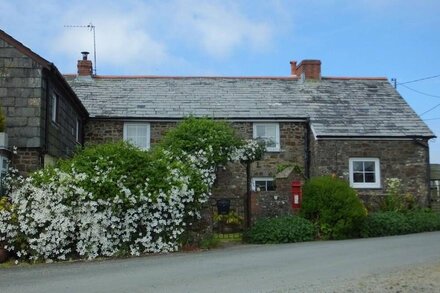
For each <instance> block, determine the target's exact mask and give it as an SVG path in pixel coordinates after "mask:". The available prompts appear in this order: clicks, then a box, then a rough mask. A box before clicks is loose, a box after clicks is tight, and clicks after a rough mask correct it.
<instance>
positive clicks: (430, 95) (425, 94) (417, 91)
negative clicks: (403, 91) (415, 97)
mask: <svg viewBox="0 0 440 293" xmlns="http://www.w3.org/2000/svg"><path fill="white" fill-rule="evenodd" d="M397 85H401V86H403V87H404V88H407V89H409V90H411V91H413V92H416V93H418V94H421V95H424V96H428V97H432V98H437V99H440V96H437V95H432V94H428V93H424V92H421V91H419V90H416V89H413V88H411V87H409V86H407V85H404V84H397Z"/></svg>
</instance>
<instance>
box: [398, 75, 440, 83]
mask: <svg viewBox="0 0 440 293" xmlns="http://www.w3.org/2000/svg"><path fill="white" fill-rule="evenodd" d="M437 77H440V74H438V75H433V76H428V77H423V78H419V79H414V80H410V81H405V82H399V83H398V84H397V85H403V84H407V83H413V82H418V81H422V80H427V79H432V78H437Z"/></svg>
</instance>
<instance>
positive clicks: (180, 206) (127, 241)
mask: <svg viewBox="0 0 440 293" xmlns="http://www.w3.org/2000/svg"><path fill="white" fill-rule="evenodd" d="M207 121H208V122H207ZM188 124H191V125H192V127H189V128H188ZM200 124H201V125H202V126H200ZM216 127H217V128H216ZM191 129H192V130H193V131H194V130H197V131H196V134H194V133H192V135H190V136H188V139H190V140H195V141H196V142H197V143H195V144H193V145H192V146H191V147H188V144H182V145H180V146H177V143H176V141H174V140H177V139H179V138H178V136H179V135H180V134H179V131H180V132H183V133H185V132H189V131H190V130H191ZM203 129H205V131H202V130H203ZM225 133H226V134H225ZM203 135H204V136H203ZM170 136H171V137H173V139H174V140H170V139H169V137H170ZM219 138H221V139H219ZM183 140H184V139H183V138H180V140H179V141H178V143H181V142H182V141H183ZM249 144H252V145H253V142H249V143H248V144H243V142H241V141H240V140H238V139H236V138H235V136H234V134H233V132H232V131H231V130H230V128H228V127H226V125H223V124H222V125H221V126H218V125H217V122H214V121H211V120H207V119H200V120H199V119H194V118H190V119H188V120H185V121H184V122H182V123H181V125H179V126H178V127H177V128H176V129H175V130H173V131H172V132H171V134H169V135H167V136H166V137H165V139H164V142H163V144H162V145H161V146H159V147H157V148H155V149H154V150H152V151H148V152H146V151H142V150H139V149H137V148H136V147H134V146H131V145H129V144H126V143H122V142H120V143H112V144H103V145H97V146H93V147H88V148H85V149H84V150H82V151H80V152H79V153H78V154H76V155H75V157H74V158H73V159H70V160H66V161H61V162H59V163H58V164H57V166H56V167H54V168H46V169H43V170H41V171H38V172H36V173H34V174H33V175H32V176H31V177H29V178H27V179H23V178H21V177H19V176H16V174H15V175H14V176H10V177H9V178H8V180H7V184H8V189H9V190H10V192H9V200H8V203H7V204H4V205H3V206H4V208H0V242H4V243H5V244H6V248H7V249H8V250H10V251H13V252H14V253H15V254H16V255H17V256H18V257H19V258H22V259H30V260H46V261H48V260H52V259H66V258H70V257H80V258H87V259H93V258H96V257H97V256H113V255H126V254H131V255H139V254H141V253H158V252H170V251H175V250H177V249H178V248H179V246H180V241H181V237H182V235H183V233H184V232H185V231H186V230H187V229H188V227H189V226H190V225H192V223H193V222H194V221H197V220H198V219H200V211H201V208H202V207H203V204H204V203H205V202H206V201H207V200H208V198H209V196H210V195H211V187H212V185H213V183H214V181H215V170H216V166H217V165H218V164H219V163H222V162H225V161H227V160H229V159H232V158H233V159H235V160H248V159H249V158H250V157H251V156H252V153H251V154H249V151H248V152H246V151H242V150H240V145H241V146H244V147H245V148H247V149H250V150H253V147H250V146H248V145H249ZM250 152H252V151H250ZM232 153H234V155H232ZM237 153H238V154H237Z"/></svg>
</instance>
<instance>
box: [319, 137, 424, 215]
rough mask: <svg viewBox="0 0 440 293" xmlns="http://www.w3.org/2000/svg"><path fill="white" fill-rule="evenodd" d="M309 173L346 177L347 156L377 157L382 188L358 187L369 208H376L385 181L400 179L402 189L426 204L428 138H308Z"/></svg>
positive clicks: (347, 167)
mask: <svg viewBox="0 0 440 293" xmlns="http://www.w3.org/2000/svg"><path fill="white" fill-rule="evenodd" d="M311 152H312V161H311V175H312V176H318V175H332V174H335V175H336V176H338V177H340V178H344V179H346V180H349V159H350V158H353V157H366V158H379V160H380V171H381V188H377V189H357V192H358V194H359V196H360V197H361V198H362V199H363V200H364V202H365V203H366V204H367V206H368V207H370V208H373V209H374V208H377V207H378V205H379V204H380V202H381V201H382V200H383V199H384V196H385V194H386V184H385V180H386V179H387V178H399V179H401V180H402V192H403V193H404V194H406V193H410V194H412V195H413V196H416V198H417V201H418V202H419V203H420V204H422V205H424V206H426V205H427V204H428V191H429V182H428V181H427V178H428V177H429V176H428V169H427V166H428V165H427V164H428V163H427V159H428V156H429V149H428V147H427V141H413V140H387V141H386V140H315V139H313V138H312V139H311Z"/></svg>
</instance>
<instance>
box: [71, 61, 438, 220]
mask: <svg viewBox="0 0 440 293" xmlns="http://www.w3.org/2000/svg"><path fill="white" fill-rule="evenodd" d="M87 66H90V68H87ZM91 66H92V65H91V62H90V61H89V60H80V61H79V62H78V74H75V75H65V77H66V79H67V81H68V82H69V84H70V85H71V87H72V88H73V90H74V91H75V93H76V94H77V95H78V97H79V98H80V99H81V101H82V102H83V103H84V105H85V107H86V108H87V110H88V111H89V113H90V118H89V119H88V122H87V123H86V125H85V130H84V132H85V141H86V142H90V143H101V142H104V141H114V140H120V139H125V140H130V141H132V142H134V143H135V144H137V145H138V146H139V147H141V148H145V149H148V148H150V147H151V146H153V145H154V144H155V143H157V142H158V141H159V140H160V139H161V137H162V136H163V135H164V133H165V132H166V131H167V130H168V129H170V128H172V127H174V125H175V124H176V123H177V122H178V121H179V120H181V119H182V118H184V117H186V116H188V115H193V116H199V117H212V118H214V119H222V120H227V121H230V122H231V123H232V125H233V127H234V128H235V129H236V130H237V132H238V133H239V135H240V136H241V137H243V138H263V139H265V141H266V142H267V144H266V147H267V152H266V154H265V156H264V159H263V160H261V161H259V162H256V163H254V164H252V166H251V168H250V176H251V183H252V195H251V205H252V210H253V214H254V215H259V216H267V215H273V214H279V213H287V212H290V211H291V208H292V195H291V183H292V181H293V180H300V181H303V180H304V178H308V177H310V176H318V175H326V174H334V175H335V176H338V177H341V178H345V179H346V180H348V181H349V182H350V185H351V186H352V187H354V188H356V189H357V190H358V193H359V195H360V196H361V197H362V198H363V199H364V201H366V202H367V203H369V204H372V205H374V204H375V202H377V200H379V199H380V197H381V196H382V195H383V194H384V187H385V186H384V185H385V179H386V178H392V177H397V178H400V179H402V180H403V182H404V188H405V190H406V191H407V192H410V193H412V194H414V195H416V196H417V197H418V200H419V201H420V202H421V203H423V204H428V203H429V147H428V140H429V139H430V138H433V137H434V134H433V133H432V132H431V131H430V130H429V129H428V127H427V126H426V125H425V123H424V122H423V121H422V120H421V119H420V118H419V117H418V116H417V114H416V113H415V112H414V111H413V110H412V109H411V108H410V107H409V105H408V104H407V103H406V102H405V100H404V99H403V98H402V97H401V96H400V95H399V93H398V92H397V91H396V90H395V89H394V88H393V87H392V86H391V84H390V83H389V82H388V81H387V79H386V78H349V77H344V78H337V77H322V76H321V62H320V61H318V60H304V61H302V62H301V63H300V64H297V63H296V62H293V61H292V62H291V63H290V69H291V70H290V71H291V72H290V75H288V76H286V77H161V76H93V75H92V74H91V72H92V71H91ZM84 68H87V69H84ZM245 174H246V172H245V167H244V166H241V165H240V164H236V165H229V166H225V169H224V170H220V171H219V178H218V180H217V188H216V190H215V192H214V198H217V199H218V198H228V199H230V200H231V201H232V205H233V208H235V209H236V210H237V211H239V212H240V211H241V210H242V208H243V206H245V205H244V204H243V200H244V199H245V198H246V193H247V184H246V182H247V181H246V175H245ZM213 204H214V203H213Z"/></svg>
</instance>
